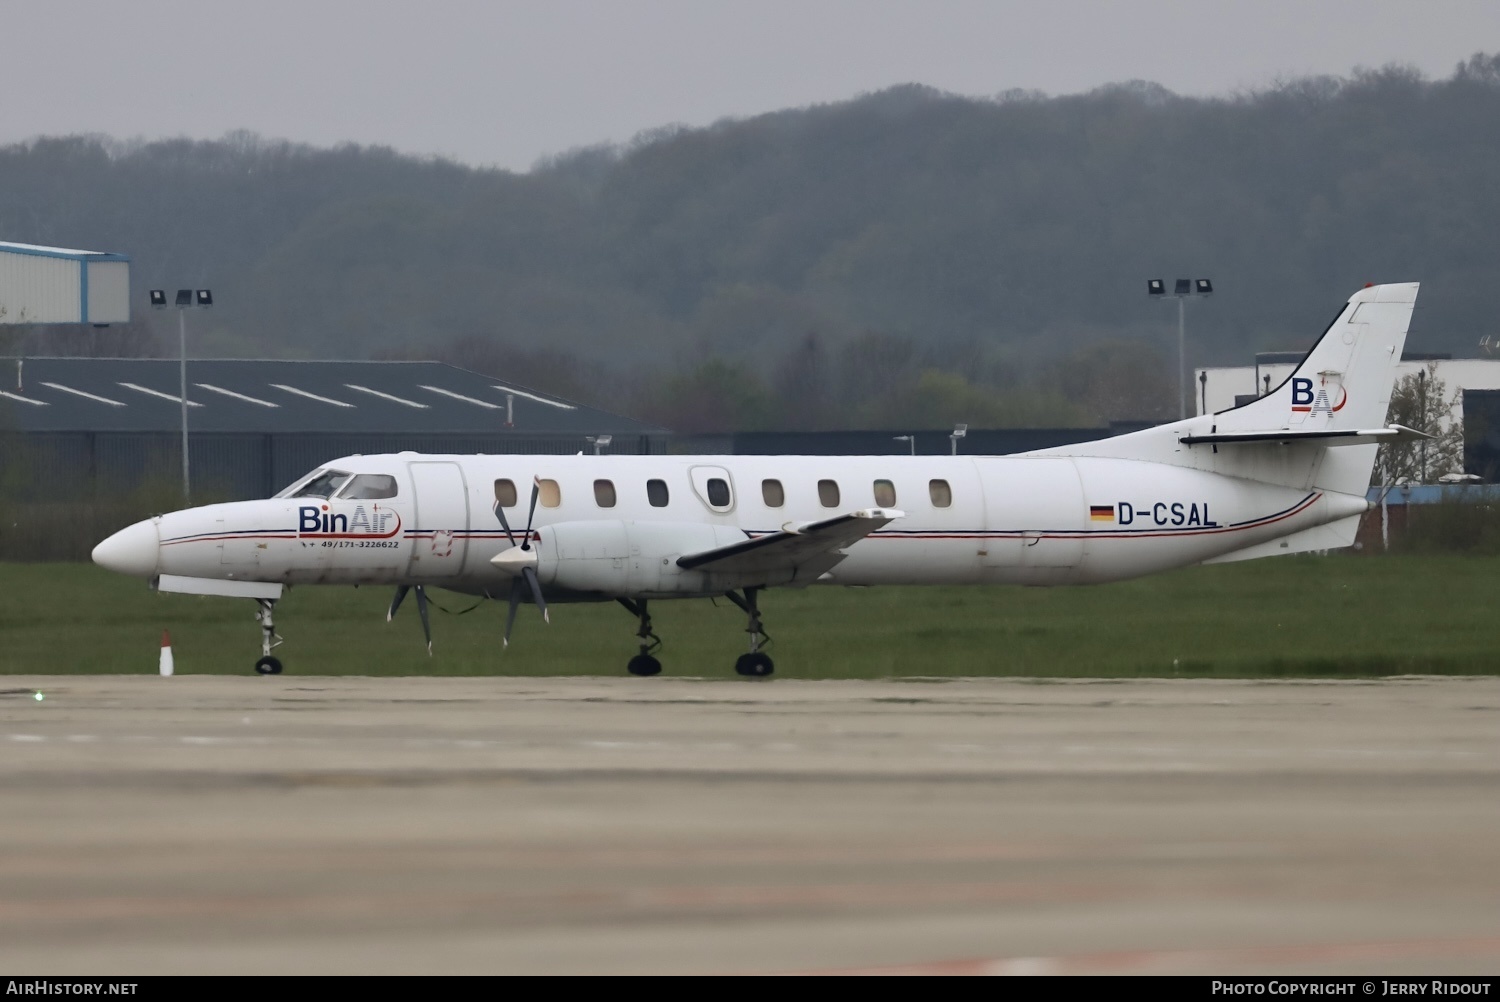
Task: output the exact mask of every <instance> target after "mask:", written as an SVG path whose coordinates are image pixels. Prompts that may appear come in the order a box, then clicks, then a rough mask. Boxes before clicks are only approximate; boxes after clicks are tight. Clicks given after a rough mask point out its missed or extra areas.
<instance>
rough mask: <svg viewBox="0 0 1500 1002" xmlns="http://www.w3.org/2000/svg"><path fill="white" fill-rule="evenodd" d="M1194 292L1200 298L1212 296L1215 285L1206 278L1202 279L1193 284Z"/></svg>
mask: <svg viewBox="0 0 1500 1002" xmlns="http://www.w3.org/2000/svg"><path fill="white" fill-rule="evenodd" d="M1193 291H1194V292H1196V293H1197V294H1198V295H1200V296H1212V295H1213V294H1214V283H1212V282H1210V281H1209V280H1208V279H1206V278H1200V279H1198V280H1197V281H1195V282H1194V283H1193Z"/></svg>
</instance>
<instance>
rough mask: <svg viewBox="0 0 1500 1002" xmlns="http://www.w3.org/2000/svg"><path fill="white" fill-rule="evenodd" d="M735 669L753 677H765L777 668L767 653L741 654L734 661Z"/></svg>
mask: <svg viewBox="0 0 1500 1002" xmlns="http://www.w3.org/2000/svg"><path fill="white" fill-rule="evenodd" d="M734 670H735V671H737V672H739V673H740V674H741V675H748V676H750V677H751V678H765V677H766V676H767V675H769V674H771V673H772V672H773V671H775V670H776V663H775V662H773V661H772V660H771V659H770V657H768V656H767V655H765V654H762V653H760V652H759V651H756V652H755V653H754V654H741V655H740V656H739V659H738V660H736V661H735V663H734Z"/></svg>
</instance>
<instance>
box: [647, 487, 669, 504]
mask: <svg viewBox="0 0 1500 1002" xmlns="http://www.w3.org/2000/svg"><path fill="white" fill-rule="evenodd" d="M667 497H668V495H667V482H666V481H665V480H648V481H646V500H647V501H650V502H651V507H653V508H665V507H666V506H667Z"/></svg>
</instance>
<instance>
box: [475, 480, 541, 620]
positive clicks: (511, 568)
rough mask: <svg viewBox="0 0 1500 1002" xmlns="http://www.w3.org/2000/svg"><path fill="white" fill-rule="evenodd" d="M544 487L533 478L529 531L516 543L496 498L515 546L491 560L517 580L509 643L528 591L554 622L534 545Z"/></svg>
mask: <svg viewBox="0 0 1500 1002" xmlns="http://www.w3.org/2000/svg"><path fill="white" fill-rule="evenodd" d="M541 490H542V484H541V481H539V480H537V478H535V477H532V478H531V509H530V510H529V511H528V512H527V513H526V531H525V532H524V533H523V534H522V535H521V543H520V545H516V534H515V533H514V532H512V531H511V528H510V523H509V522H508V521H506V519H505V509H504V508H502V507H501V506H500V502H499V501H496V502H495V517H496V518H498V519H499V520H500V525H501V527H502V528H503V529H505V535H506V538H507V539H509V540H510V542H511V548H510V549H508V550H506V551H505V552H504V553H500V554H497V555H496V556H495V557H494V558H493V559H492V560H491V561H490V563H492V564H494V565H495V566H496V567H498V568H500V569H501V570H502V571H504V572H505V573H507V574H510V575H511V576H512V577H514V579H515V580H513V581H512V582H511V585H510V610H509V612H507V614H506V616H505V637H504V643H505V646H506V647H509V646H510V631H511V628H512V627H514V626H515V623H516V610H517V609H519V608H520V607H521V603H522V602H523V601H524V600H525V599H526V593H527V592H530V593H531V600H532V601H533V602H535V603H536V607H537V608H538V609H540V610H542V622H544V623H551V622H552V617H551V616H550V615H549V614H548V613H547V602H546V600H545V599H543V598H542V582H541V581H540V580H539V579H538V578H537V576H536V566H537V555H536V551H535V550H533V549H532V548H531V523H532V520H533V519H534V518H535V517H536V501H537V498H538V497H539V496H540V494H541Z"/></svg>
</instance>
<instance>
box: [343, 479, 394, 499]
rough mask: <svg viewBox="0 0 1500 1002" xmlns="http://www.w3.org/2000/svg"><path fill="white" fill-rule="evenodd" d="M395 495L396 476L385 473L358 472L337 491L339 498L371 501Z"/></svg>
mask: <svg viewBox="0 0 1500 1002" xmlns="http://www.w3.org/2000/svg"><path fill="white" fill-rule="evenodd" d="M395 496H396V478H395V477H393V476H391V475H390V474H387V473H360V474H358V475H356V476H355V477H354V479H353V480H350V481H349V482H348V483H347V484H345V485H344V489H343V490H341V491H339V500H340V501H343V500H349V501H372V500H377V499H379V498H393V497H395Z"/></svg>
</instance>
